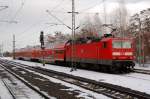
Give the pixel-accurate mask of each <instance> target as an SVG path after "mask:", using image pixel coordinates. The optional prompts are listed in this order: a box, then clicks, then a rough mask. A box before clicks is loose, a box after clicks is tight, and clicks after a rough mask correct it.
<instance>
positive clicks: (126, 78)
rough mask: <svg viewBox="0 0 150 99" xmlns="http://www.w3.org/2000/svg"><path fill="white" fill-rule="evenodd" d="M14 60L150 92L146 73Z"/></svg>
mask: <svg viewBox="0 0 150 99" xmlns="http://www.w3.org/2000/svg"><path fill="white" fill-rule="evenodd" d="M5 59H9V60H12V59H11V58H5ZM13 61H16V62H19V63H22V64H26V65H30V66H39V67H42V68H46V69H52V70H55V71H59V72H64V73H67V74H71V75H75V76H80V77H85V78H88V79H92V80H96V81H101V82H107V83H111V84H115V85H120V86H123V87H127V88H131V89H133V90H138V91H141V92H146V93H148V94H150V76H149V75H144V74H143V75H142V74H135V73H129V74H122V75H119V74H118V75H116V74H107V73H100V72H94V71H88V70H81V69H78V70H77V71H73V72H70V68H68V67H61V66H54V65H49V64H46V66H45V67H43V66H42V64H40V63H34V62H27V61H20V60H13ZM147 68H150V67H147Z"/></svg>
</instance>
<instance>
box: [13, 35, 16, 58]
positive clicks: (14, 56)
mask: <svg viewBox="0 0 150 99" xmlns="http://www.w3.org/2000/svg"><path fill="white" fill-rule="evenodd" d="M15 42H16V41H15V35H13V59H16V55H15V47H16V46H15Z"/></svg>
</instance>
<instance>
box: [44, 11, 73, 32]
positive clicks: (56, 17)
mask: <svg viewBox="0 0 150 99" xmlns="http://www.w3.org/2000/svg"><path fill="white" fill-rule="evenodd" d="M46 12H47V13H48V14H49V15H51V16H52V17H53V18H55V19H56V20H57V21H59V22H60V23H62V24H63V25H64V26H66V27H67V28H69V29H71V27H69V26H68V25H66V24H65V23H64V22H63V21H62V20H60V19H58V18H57V17H56V16H54V15H53V14H52V13H51V12H50V11H49V10H46Z"/></svg>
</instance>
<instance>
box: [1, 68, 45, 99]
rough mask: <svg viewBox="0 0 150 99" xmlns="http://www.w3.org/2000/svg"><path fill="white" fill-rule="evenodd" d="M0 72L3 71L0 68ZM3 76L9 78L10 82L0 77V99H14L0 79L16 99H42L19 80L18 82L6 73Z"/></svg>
mask: <svg viewBox="0 0 150 99" xmlns="http://www.w3.org/2000/svg"><path fill="white" fill-rule="evenodd" d="M0 70H4V69H2V68H1V67H0ZM5 74H6V75H7V76H8V77H10V79H11V80H10V79H8V78H1V77H0V99H14V98H13V97H12V96H11V94H10V92H9V91H8V89H7V88H6V86H5V85H4V83H3V82H2V79H3V80H4V81H5V82H6V83H7V85H8V86H9V88H10V89H11V91H13V93H14V94H15V96H16V97H17V98H18V99H44V98H43V97H41V96H40V95H39V94H38V93H36V92H35V91H33V90H32V89H30V88H29V87H27V86H26V85H25V84H24V83H22V82H21V81H20V80H18V79H17V78H15V77H14V76H12V75H11V74H9V73H8V72H5Z"/></svg>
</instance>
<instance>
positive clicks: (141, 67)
mask: <svg viewBox="0 0 150 99" xmlns="http://www.w3.org/2000/svg"><path fill="white" fill-rule="evenodd" d="M135 68H136V69H143V70H150V64H148V63H147V64H144V65H143V64H141V65H139V64H137V63H136V65H135Z"/></svg>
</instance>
